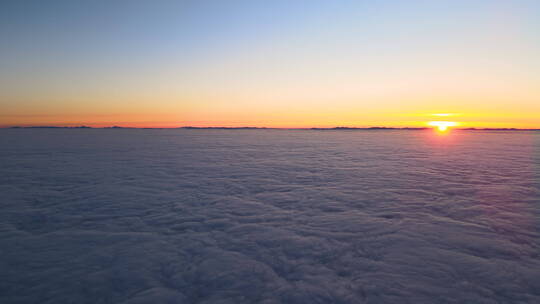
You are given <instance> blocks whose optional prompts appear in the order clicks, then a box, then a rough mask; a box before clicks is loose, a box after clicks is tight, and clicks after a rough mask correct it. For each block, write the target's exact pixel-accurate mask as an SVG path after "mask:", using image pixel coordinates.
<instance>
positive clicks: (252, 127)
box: [0, 125, 540, 131]
mask: <svg viewBox="0 0 540 304" xmlns="http://www.w3.org/2000/svg"><path fill="white" fill-rule="evenodd" d="M0 129H185V130H205V129H207V130H212V129H213V130H430V129H436V127H381V126H371V127H342V126H336V127H290V128H288V127H254V126H242V127H227V126H204V127H203V126H179V127H123V126H116V125H112V126H103V127H92V126H86V125H79V126H65V125H36V126H17V125H14V126H0ZM452 130H465V131H474V130H477V131H540V128H477V127H467V128H459V127H455V128H452Z"/></svg>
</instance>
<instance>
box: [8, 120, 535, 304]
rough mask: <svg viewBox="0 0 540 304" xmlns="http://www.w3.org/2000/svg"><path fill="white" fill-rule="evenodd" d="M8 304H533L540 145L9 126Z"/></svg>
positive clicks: (518, 138) (395, 136)
mask: <svg viewBox="0 0 540 304" xmlns="http://www.w3.org/2000/svg"><path fill="white" fill-rule="evenodd" d="M0 173H1V174H0V208H1V212H0V278H1V279H0V303H55V304H56V303H121V304H135V303H201V304H203V303H266V304H270V303H540V133H538V132H532V131H531V132H501V131H498V132H487V131H453V132H452V133H450V134H448V135H437V134H434V133H432V132H431V131H429V130H424V131H391V130H376V131H364V130H357V131H346V130H342V131H308V130H289V131H287V130H137V129H118V130H97V129H90V130H81V129H55V130H49V129H13V130H6V129H5V130H0Z"/></svg>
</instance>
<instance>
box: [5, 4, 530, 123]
mask: <svg viewBox="0 0 540 304" xmlns="http://www.w3.org/2000/svg"><path fill="white" fill-rule="evenodd" d="M539 54H540V2H539V1H532V0H531V1H525V0H524V1H519V0H515V1H496V0H492V1H481V0H477V1H472V0H468V1H461V0H453V1H397V0H394V1H384V0H381V1H317V0H314V1H290V0H289V1H280V0H276V1H234V0H231V1H137V0H135V1H55V0H52V1H9V0H6V1H1V2H0V126H13V125H24V126H26V125H65V126H74V125H88V126H111V125H119V126H132V127H179V126H188V125H189V126H231V127H234V126H258V127H334V126H348V127H369V126H387V127H406V126H409V127H418V126H428V125H432V122H433V121H449V122H450V123H452V125H454V124H455V125H457V126H461V127H515V128H540V85H539V84H540V55H539Z"/></svg>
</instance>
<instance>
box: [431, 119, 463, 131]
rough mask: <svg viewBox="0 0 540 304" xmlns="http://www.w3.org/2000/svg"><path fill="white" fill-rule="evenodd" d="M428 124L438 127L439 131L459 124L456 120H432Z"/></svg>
mask: <svg viewBox="0 0 540 304" xmlns="http://www.w3.org/2000/svg"><path fill="white" fill-rule="evenodd" d="M428 125H429V126H432V127H436V128H437V131H439V132H445V131H447V130H448V128H450V127H455V126H457V125H458V123H457V122H455V121H430V122H428Z"/></svg>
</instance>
